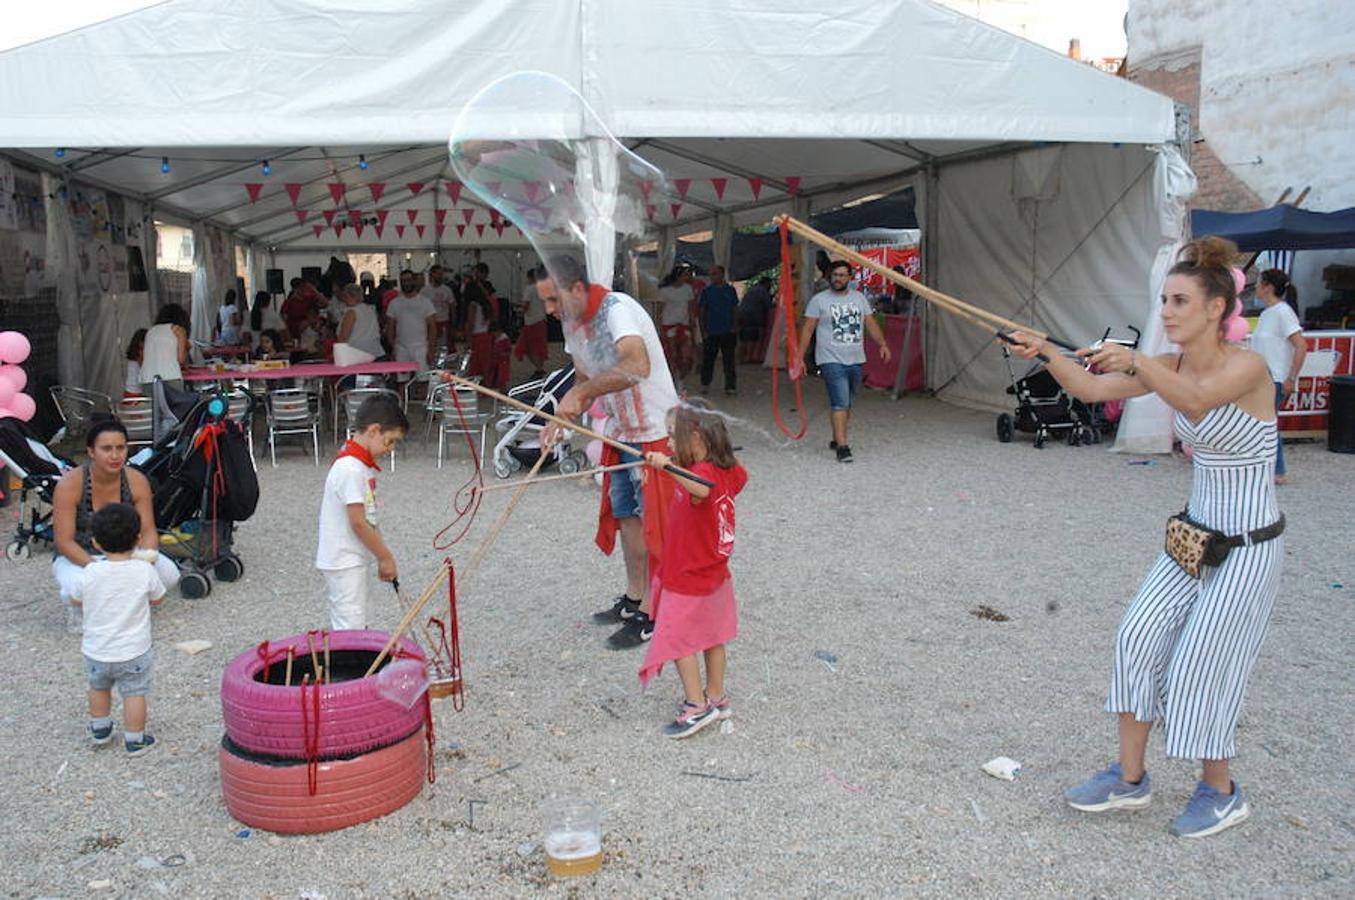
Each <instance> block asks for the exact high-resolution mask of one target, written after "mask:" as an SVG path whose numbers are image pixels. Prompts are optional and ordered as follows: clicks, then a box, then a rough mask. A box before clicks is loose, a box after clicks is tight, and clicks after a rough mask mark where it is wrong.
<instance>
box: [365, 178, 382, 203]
mask: <svg viewBox="0 0 1355 900" xmlns="http://www.w3.org/2000/svg"><path fill="white" fill-rule="evenodd" d="M367 190H369V191H371V192H372V202H373V203H380V202H381V195H382V194H384V193H386V182H384V181H373V182H372V183H371V184H369V185H367Z"/></svg>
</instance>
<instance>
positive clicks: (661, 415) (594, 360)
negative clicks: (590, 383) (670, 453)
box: [565, 293, 678, 443]
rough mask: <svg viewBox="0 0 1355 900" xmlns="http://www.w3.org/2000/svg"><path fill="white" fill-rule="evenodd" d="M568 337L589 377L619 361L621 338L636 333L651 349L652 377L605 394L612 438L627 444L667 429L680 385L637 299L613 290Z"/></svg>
mask: <svg viewBox="0 0 1355 900" xmlns="http://www.w3.org/2000/svg"><path fill="white" fill-rule="evenodd" d="M568 330H569V334H568V335H567V336H566V338H565V352H566V353H568V354H569V355H570V356H571V357H572V358H573V359H574V365H575V367H576V368H578V369H579V370H581V371H582V372H583V373H584V374H585V375H588V376H589V377H592V376H595V375H600V374H602V373H603V372H606V371H607V370H609V369H612V368H614V367H615V366H616V362H617V359H618V358H619V356H620V354H619V353H618V351H617V349H616V342H617V341H619V340H621V339H622V338H623V337H627V336H629V335H637V336H639V337H640V338H642V339H643V340H644V342H645V350H646V352H648V354H649V376H648V377H647V378H644V379H641V380H640V381H639V382H637V383H636V384H634V385H631V387H629V388H627V389H625V390H621V391H617V392H615V393H612V394H605V395H603V396H602V397H601V398H599V399H600V402H601V403H602V406H603V408H604V409H605V410H606V411H607V416H608V420H607V421H608V426H609V428H610V429H611V432H612V433H611V435H610V436H611V437H614V438H616V439H617V440H620V441H626V442H627V443H639V442H641V441H657V440H659V439H660V438H662V437H664V436H665V435H667V434H668V424H667V422H666V421H665V419H666V417H667V415H668V411H669V410H670V409H672V408H673V407H674V406H676V405H677V402H678V396H677V390H676V389H675V388H674V387H673V376H672V375H671V374H670V373H669V371H668V362H667V360H666V359H665V357H664V355H663V345H662V344H660V343H659V333H658V330H657V329H655V327H654V320H653V319H652V318H650V317H649V315H648V314H647V313H646V312H645V310H644V307H642V306H640V304H639V303H637V302H636V301H635V298H633V297H631V296H629V295H627V294H621V293H610V294H608V295H607V296H606V297H605V298H603V301H602V304H601V306H599V307H598V311H597V314H596V315H595V316H593V318H592V320H591V321H589V322H580V323H574V327H573V328H572V329H568Z"/></svg>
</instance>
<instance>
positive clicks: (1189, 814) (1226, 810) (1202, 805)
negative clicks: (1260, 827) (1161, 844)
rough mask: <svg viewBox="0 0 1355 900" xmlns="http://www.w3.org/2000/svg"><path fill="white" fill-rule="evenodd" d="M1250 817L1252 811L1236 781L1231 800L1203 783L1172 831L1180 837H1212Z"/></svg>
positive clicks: (1178, 817)
mask: <svg viewBox="0 0 1355 900" xmlns="http://www.w3.org/2000/svg"><path fill="white" fill-rule="evenodd" d="M1249 815H1251V808H1250V807H1249V806H1247V798H1246V797H1244V796H1243V794H1242V788H1240V787H1238V786H1237V782H1236V781H1234V782H1233V793H1232V795H1231V796H1227V797H1225V796H1224V795H1223V794H1220V793H1219V792H1218V791H1216V790H1215V789H1214V788H1213V787H1211V786H1209V785H1207V784H1205V783H1204V782H1203V781H1201V782H1200V783H1199V784H1198V785H1196V786H1195V796H1193V797H1191V798H1190V802H1189V803H1187V804H1186V811H1185V812H1183V813H1181V815H1179V816H1177V817H1176V821H1174V822H1172V824H1171V828H1170V829H1168V830H1170V831H1171V833H1172V834H1174V835H1176V836H1177V837H1183V838H1198V837H1208V836H1209V835H1211V834H1218V833H1219V832H1220V831H1223V830H1224V829H1225V828H1232V827H1233V826H1234V825H1236V824H1237V823H1239V822H1241V821H1242V820H1243V819H1245V818H1247V816H1249Z"/></svg>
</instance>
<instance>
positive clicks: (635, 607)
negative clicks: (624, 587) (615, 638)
mask: <svg viewBox="0 0 1355 900" xmlns="http://www.w3.org/2000/svg"><path fill="white" fill-rule="evenodd" d="M639 611H640V601H639V600H632V599H631V598H630V597H629V595H627V594H622V595H621V596H620V597H617V598H616V601H615V602H614V603H612V607H611V609H604V610H602V611H600V612H595V613H593V621H594V622H596V623H598V624H599V625H615V624H616V623H617V622H628V621H630V618H631V617H632V616H634V615H635V614H636V613H637V612H639Z"/></svg>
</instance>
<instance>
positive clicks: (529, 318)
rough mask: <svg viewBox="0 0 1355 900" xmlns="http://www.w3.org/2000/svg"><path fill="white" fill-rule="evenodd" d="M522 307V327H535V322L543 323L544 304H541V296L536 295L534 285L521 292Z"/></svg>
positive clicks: (544, 314)
mask: <svg viewBox="0 0 1355 900" xmlns="http://www.w3.org/2000/svg"><path fill="white" fill-rule="evenodd" d="M522 307H523V308H522V324H523V325H535V324H536V323H537V322H543V321H545V319H546V304H544V303H542V302H541V295H540V294H539V293H537V290H536V286H535V285H532V286H530V287H528V288H527V290H525V291H523V293H522Z"/></svg>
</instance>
